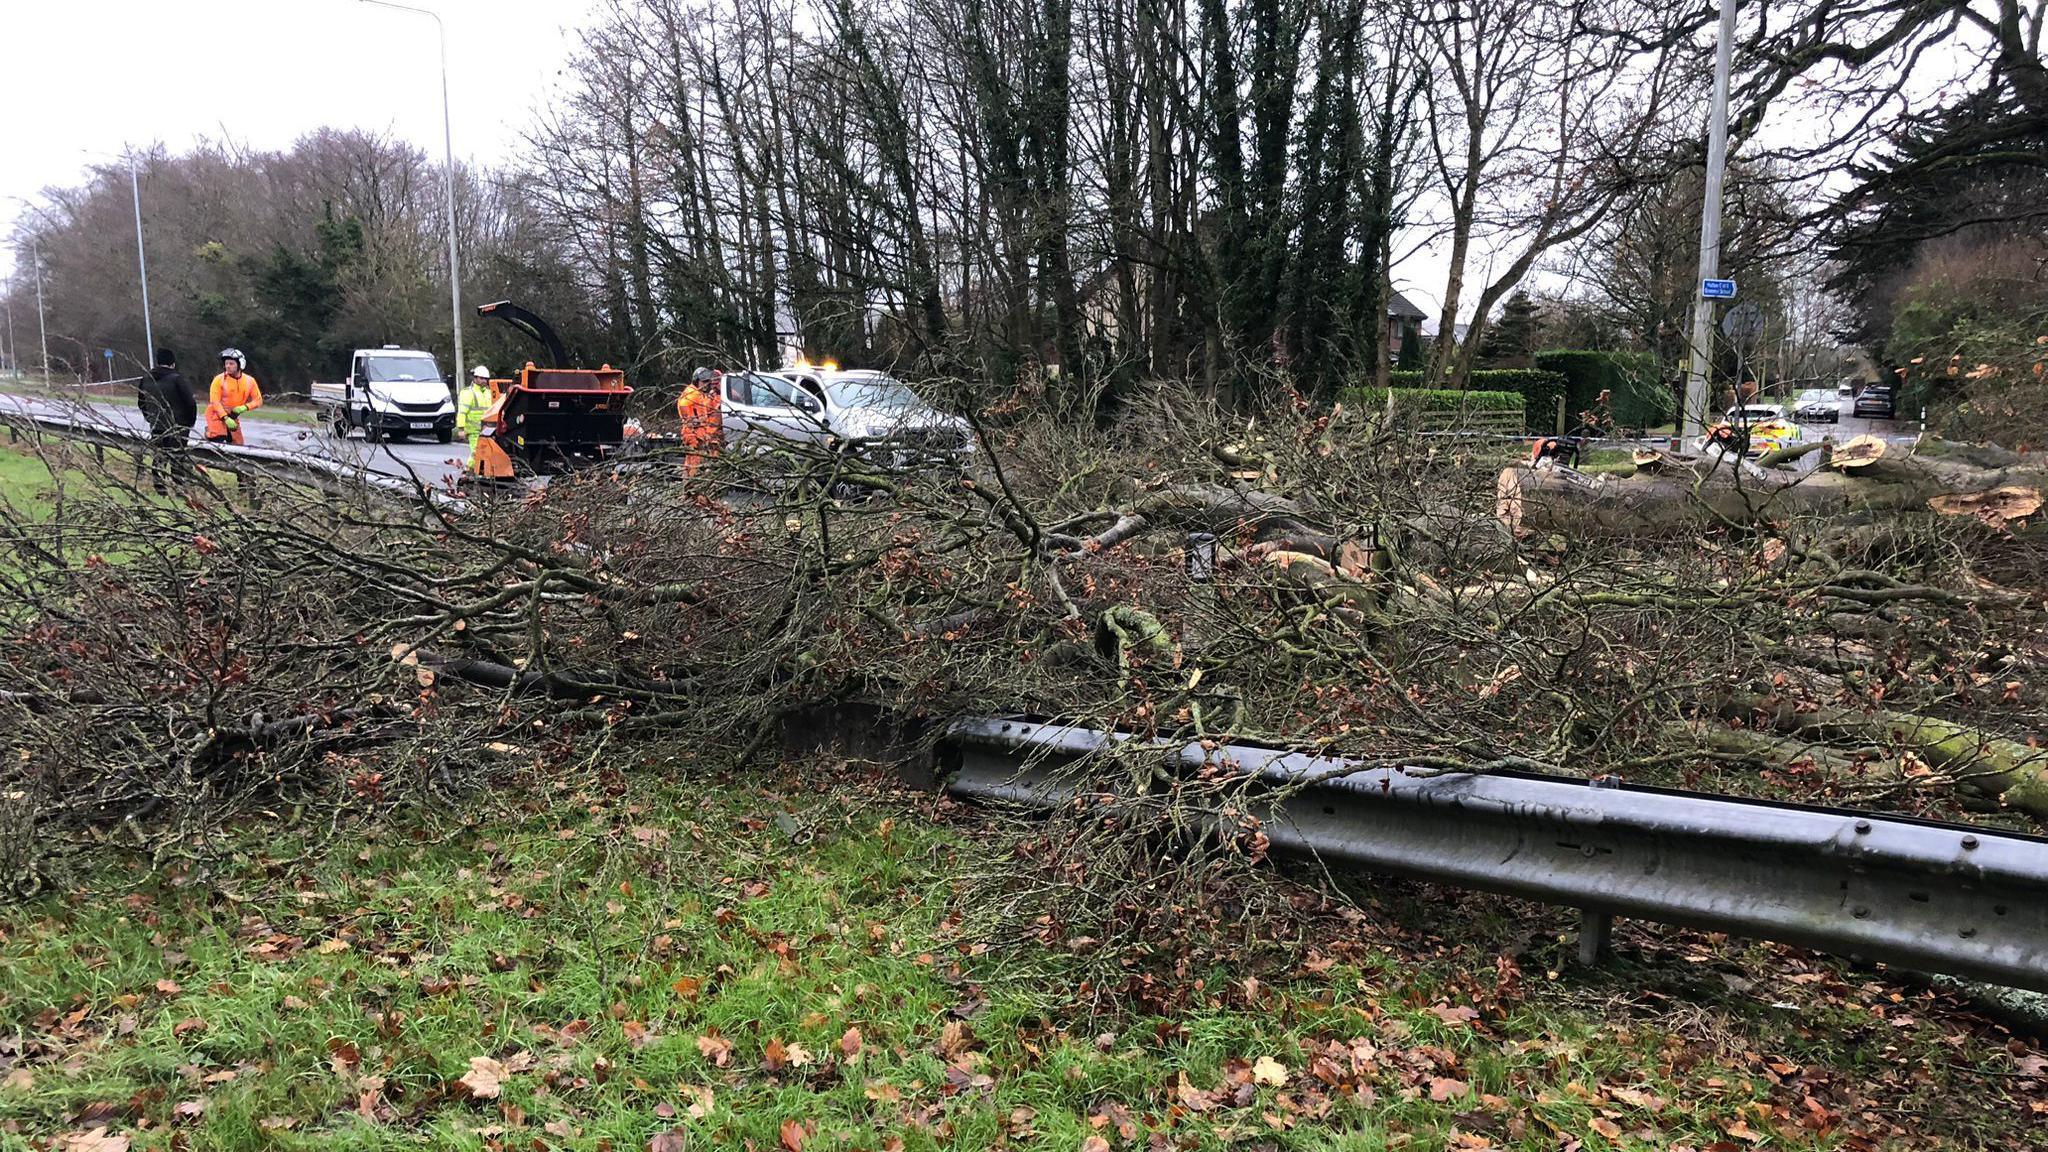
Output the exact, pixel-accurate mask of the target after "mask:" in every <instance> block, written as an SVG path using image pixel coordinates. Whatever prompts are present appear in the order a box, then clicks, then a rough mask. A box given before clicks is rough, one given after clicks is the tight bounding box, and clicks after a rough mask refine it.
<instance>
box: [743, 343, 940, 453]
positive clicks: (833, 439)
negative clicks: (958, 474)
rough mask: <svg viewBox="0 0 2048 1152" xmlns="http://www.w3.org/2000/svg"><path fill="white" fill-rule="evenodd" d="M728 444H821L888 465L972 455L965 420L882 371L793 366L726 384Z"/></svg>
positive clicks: (749, 374)
mask: <svg viewBox="0 0 2048 1152" xmlns="http://www.w3.org/2000/svg"><path fill="white" fill-rule="evenodd" d="M725 380H726V391H725V396H724V403H725V407H724V411H725V427H726V439H727V440H728V441H733V440H736V439H740V438H743V437H744V436H747V435H765V436H769V437H778V438H781V439H787V440H802V441H824V442H826V443H829V444H832V445H835V446H845V447H847V448H850V449H852V450H854V451H857V452H860V453H863V454H864V455H867V456H869V457H870V458H871V459H874V460H875V461H876V462H877V463H881V464H883V465H886V466H889V467H908V466H910V465H912V464H915V463H918V462H921V461H929V460H932V459H936V458H945V457H952V456H959V455H966V454H970V453H972V452H973V451H974V436H973V432H972V430H971V429H970V428H969V427H968V424H967V421H965V420H963V419H961V418H960V417H958V416H953V415H950V414H948V413H945V412H942V411H940V410H939V409H938V408H936V407H934V406H933V405H932V404H931V403H930V402H929V401H927V400H925V398H924V397H922V396H920V395H918V394H917V390H916V389H914V388H912V387H911V386H910V385H908V384H905V383H904V382H903V381H901V380H898V379H897V378H896V377H894V376H891V375H889V374H888V373H887V372H877V371H865V370H851V371H847V370H841V369H836V368H818V367H811V366H798V367H795V368H786V369H783V370H781V371H779V372H738V373H733V374H731V375H728V376H727V377H726V378H725Z"/></svg>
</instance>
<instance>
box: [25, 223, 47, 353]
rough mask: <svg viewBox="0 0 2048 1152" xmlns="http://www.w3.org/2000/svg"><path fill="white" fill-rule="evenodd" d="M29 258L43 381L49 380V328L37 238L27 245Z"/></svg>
mask: <svg viewBox="0 0 2048 1152" xmlns="http://www.w3.org/2000/svg"><path fill="white" fill-rule="evenodd" d="M29 259H30V260H31V261H33V262H34V264H35V266H36V335H37V336H39V337H41V338H42V343H43V383H45V384H48V383H49V382H50V329H49V326H48V325H47V324H45V323H44V322H43V242H42V241H40V240H37V241H35V242H33V243H32V244H30V246H29Z"/></svg>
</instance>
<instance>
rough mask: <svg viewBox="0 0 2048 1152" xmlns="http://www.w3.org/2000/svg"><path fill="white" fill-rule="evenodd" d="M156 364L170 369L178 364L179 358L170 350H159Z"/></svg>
mask: <svg viewBox="0 0 2048 1152" xmlns="http://www.w3.org/2000/svg"><path fill="white" fill-rule="evenodd" d="M156 362H157V363H158V364H160V365H162V366H163V367H165V368H169V367H172V366H173V365H175V364H177V362H178V357H177V356H176V355H175V354H174V353H172V351H171V350H170V349H169V348H159V349H157V350H156Z"/></svg>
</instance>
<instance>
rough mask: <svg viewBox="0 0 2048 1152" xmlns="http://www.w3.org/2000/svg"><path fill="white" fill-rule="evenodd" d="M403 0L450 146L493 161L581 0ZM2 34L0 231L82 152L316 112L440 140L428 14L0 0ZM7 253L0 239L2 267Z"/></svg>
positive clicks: (524, 115) (221, 134) (73, 176)
mask: <svg viewBox="0 0 2048 1152" xmlns="http://www.w3.org/2000/svg"><path fill="white" fill-rule="evenodd" d="M418 3H419V6H423V7H430V8H433V9H435V10H436V11H438V12H439V13H440V14H441V19H442V20H443V21H444V22H445V23H446V24H447V28H448V77H449V85H450V91H449V105H450V108H451V110H452V120H453V124H454V130H455V131H454V135H455V152H456V155H457V157H458V158H459V159H469V160H475V161H479V162H482V163H489V164H495V163H498V162H500V161H503V160H505V159H506V158H508V157H509V156H511V155H513V154H514V153H515V151H516V150H517V149H518V147H519V141H520V135H521V133H522V132H523V130H524V128H525V126H526V121H527V119H528V116H529V114H530V113H531V111H532V110H533V109H534V108H536V107H538V106H540V104H541V103H543V101H544V97H545V95H546V93H547V91H548V89H549V86H550V85H551V84H553V83H554V82H555V78H556V75H557V73H558V72H559V71H560V69H561V66H562V63H563V61H564V60H565V59H566V58H567V55H568V52H569V50H570V48H571V46H572V44H573V38H572V33H573V30H574V29H575V27H576V26H578V25H579V24H580V23H581V22H582V18H583V16H584V14H585V12H586V11H588V8H589V0H418ZM0 44H4V45H6V46H7V57H8V60H7V67H6V68H5V70H4V72H0V85H4V87H0V92H4V93H5V95H4V96H0V100H4V101H5V102H6V104H7V105H9V107H8V108H7V110H6V111H5V112H4V113H0V235H5V234H6V233H7V232H9V231H11V226H12V223H13V220H14V219H15V217H16V216H18V215H20V214H21V212H22V211H23V209H22V205H21V203H20V202H19V201H18V200H16V199H14V198H15V197H28V198H33V197H34V196H35V194H36V193H37V192H39V191H40V190H41V189H43V188H45V187H48V186H51V185H58V186H62V185H69V184H77V183H80V182H82V181H83V180H84V178H85V170H86V168H87V167H88V166H89V165H90V164H92V163H93V160H94V157H93V156H91V155H88V151H89V152H93V153H102V154H107V155H111V156H115V157H118V156H119V155H120V153H121V150H122V149H123V148H127V147H136V148H143V147H148V146H149V145H151V144H156V143H161V144H164V145H166V146H167V147H169V148H170V149H171V150H173V151H182V150H184V149H186V148H188V147H190V146H191V145H192V144H193V143H194V142H195V141H197V140H199V139H201V138H212V139H221V138H229V139H233V140H235V141H236V142H238V143H242V144H246V145H250V146H253V147H257V148H280V147H283V146H285V145H287V144H290V143H291V142H292V141H293V140H294V139H296V138H297V137H298V136H300V135H302V134H304V133H306V132H309V131H311V130H313V129H315V128H318V127H322V126H332V127H350V128H364V129H369V130H373V131H388V132H390V133H392V134H394V135H397V136H399V137H402V138H404V139H406V140H409V141H412V142H413V143H415V144H418V145H420V146H421V147H423V148H425V149H426V150H427V152H428V154H429V155H431V156H433V157H435V158H437V159H438V158H439V157H440V155H441V71H440V56H439V48H438V44H437V42H436V39H435V35H434V22H433V21H432V20H430V19H428V18H427V17H425V16H417V15H414V14H412V13H409V12H394V11H392V10H390V9H388V8H379V7H374V6H372V5H370V4H366V3H363V2H362V0H0ZM148 195H149V190H148V188H147V187H146V186H145V187H144V189H143V196H144V200H143V205H142V207H143V213H144V217H145V221H146V218H147V215H148V211H149V202H148ZM12 264H13V253H12V252H11V251H10V250H7V249H5V248H0V277H4V276H5V275H6V274H7V273H8V272H10V271H12Z"/></svg>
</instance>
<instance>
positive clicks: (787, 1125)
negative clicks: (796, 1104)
mask: <svg viewBox="0 0 2048 1152" xmlns="http://www.w3.org/2000/svg"><path fill="white" fill-rule="evenodd" d="M808 1136H810V1131H809V1130H808V1129H806V1128H805V1127H804V1126H803V1125H802V1124H799V1123H797V1122H796V1121H794V1120H784V1121H783V1122H782V1147H783V1148H784V1149H785V1150H786V1152H804V1140H805V1138H807V1137H808Z"/></svg>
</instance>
